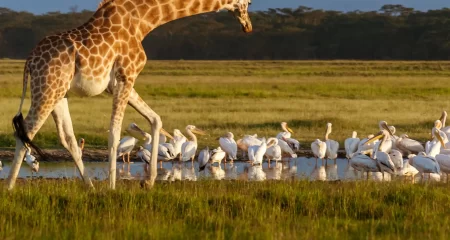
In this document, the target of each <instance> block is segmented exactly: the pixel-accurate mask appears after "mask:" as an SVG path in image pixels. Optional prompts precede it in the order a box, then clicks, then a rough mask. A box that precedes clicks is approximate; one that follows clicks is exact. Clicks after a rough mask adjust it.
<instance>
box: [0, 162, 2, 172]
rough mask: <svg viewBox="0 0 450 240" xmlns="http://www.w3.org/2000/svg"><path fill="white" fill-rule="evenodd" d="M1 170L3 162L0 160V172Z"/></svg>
mask: <svg viewBox="0 0 450 240" xmlns="http://www.w3.org/2000/svg"><path fill="white" fill-rule="evenodd" d="M1 171H3V163H2V161H0V172H1Z"/></svg>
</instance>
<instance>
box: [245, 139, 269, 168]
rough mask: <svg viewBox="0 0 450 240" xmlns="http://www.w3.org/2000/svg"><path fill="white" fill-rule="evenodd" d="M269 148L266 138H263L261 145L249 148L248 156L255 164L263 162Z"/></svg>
mask: <svg viewBox="0 0 450 240" xmlns="http://www.w3.org/2000/svg"><path fill="white" fill-rule="evenodd" d="M266 150H267V143H266V139H265V138H263V140H262V141H261V145H259V146H251V147H249V148H248V158H249V160H250V161H251V163H252V164H253V165H257V164H262V161H263V157H264V154H265V153H266Z"/></svg>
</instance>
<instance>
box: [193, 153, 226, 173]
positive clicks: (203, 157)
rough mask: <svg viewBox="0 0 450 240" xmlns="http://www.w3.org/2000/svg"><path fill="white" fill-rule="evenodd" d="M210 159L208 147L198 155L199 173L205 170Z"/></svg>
mask: <svg viewBox="0 0 450 240" xmlns="http://www.w3.org/2000/svg"><path fill="white" fill-rule="evenodd" d="M209 158H210V153H209V147H206V148H205V149H203V150H201V151H200V153H199V154H198V159H197V160H198V169H199V170H198V171H199V172H201V171H203V170H205V168H206V165H207V164H208V162H209ZM219 165H220V164H219Z"/></svg>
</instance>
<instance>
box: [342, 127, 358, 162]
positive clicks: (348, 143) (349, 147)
mask: <svg viewBox="0 0 450 240" xmlns="http://www.w3.org/2000/svg"><path fill="white" fill-rule="evenodd" d="M357 135H358V133H357V132H356V131H354V132H353V133H352V137H351V138H347V139H345V142H344V145H345V155H346V157H347V159H350V158H352V156H353V154H355V153H356V151H358V144H359V142H360V139H359V138H357Z"/></svg>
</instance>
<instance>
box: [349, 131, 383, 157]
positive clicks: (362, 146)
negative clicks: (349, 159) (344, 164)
mask: <svg viewBox="0 0 450 240" xmlns="http://www.w3.org/2000/svg"><path fill="white" fill-rule="evenodd" d="M374 136H375V135H373V134H371V135H369V136H367V138H364V139H362V140H361V141H360V142H359V144H358V151H356V153H361V154H365V155H367V154H369V155H370V157H372V156H373V149H374V148H375V145H376V144H377V143H378V140H376V141H374V142H371V143H367V141H369V139H372V138H373V137H374ZM353 155H355V154H353Z"/></svg>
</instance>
